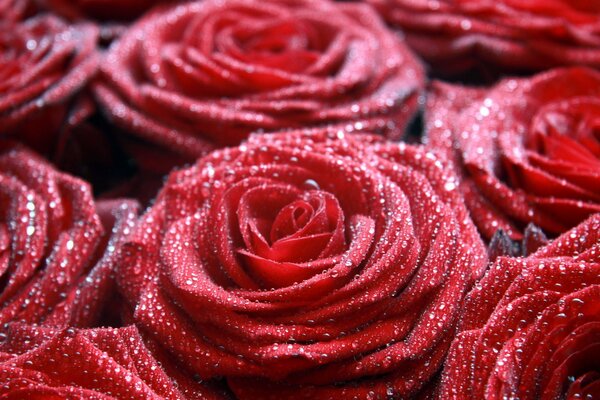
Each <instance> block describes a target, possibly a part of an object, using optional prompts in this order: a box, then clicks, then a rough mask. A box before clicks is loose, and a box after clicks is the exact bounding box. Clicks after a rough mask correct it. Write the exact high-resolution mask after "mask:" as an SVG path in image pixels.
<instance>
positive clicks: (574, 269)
mask: <svg viewBox="0 0 600 400" xmlns="http://www.w3.org/2000/svg"><path fill="white" fill-rule="evenodd" d="M599 232H600V214H596V215H595V216H593V217H592V218H590V219H588V220H587V221H585V222H584V223H582V224H581V225H579V226H578V227H576V228H574V229H573V230H571V231H569V232H567V233H565V234H563V235H562V236H560V237H559V238H558V239H556V240H555V241H553V242H552V243H551V244H549V245H548V246H546V247H543V248H541V249H540V250H538V251H537V252H536V253H535V254H533V255H532V256H530V257H528V258H504V257H502V258H499V259H498V260H497V261H496V262H495V263H494V264H493V265H492V267H491V269H490V270H489V271H488V272H487V274H486V275H485V277H484V278H483V279H482V280H481V282H480V283H479V284H478V285H477V287H476V288H475V289H473V291H472V292H471V293H470V294H469V295H468V297H467V300H466V303H465V308H464V311H463V317H462V321H461V329H462V330H463V332H462V333H460V334H459V336H458V337H457V339H456V340H455V341H454V343H453V345H452V350H451V352H450V354H449V356H448V359H447V361H446V366H445V368H444V373H443V379H442V386H441V390H440V396H439V397H440V398H442V399H484V398H485V399H490V400H494V399H522V400H528V399H532V400H533V399H541V400H545V399H596V398H598V397H599V396H600V374H599V373H598V371H600V303H599V302H598V299H600V234H599Z"/></svg>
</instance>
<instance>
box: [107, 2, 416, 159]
mask: <svg viewBox="0 0 600 400" xmlns="http://www.w3.org/2000/svg"><path fill="white" fill-rule="evenodd" d="M101 71H102V73H101V79H100V80H99V82H98V83H97V84H96V85H95V93H96V96H97V99H98V101H99V103H100V104H101V105H102V107H103V108H104V110H105V113H106V114H107V115H108V116H109V117H110V118H111V120H112V121H113V122H114V123H115V124H116V125H118V126H120V127H121V128H124V129H126V130H128V131H130V132H131V133H133V134H135V135H136V136H137V137H140V138H143V139H147V140H149V141H151V142H153V143H155V144H156V145H158V146H162V147H163V148H164V149H169V150H172V151H174V152H176V153H178V154H180V155H185V156H187V157H188V159H194V160H195V159H196V158H197V156H199V155H204V154H205V153H206V152H207V151H208V150H210V149H211V148H212V147H214V146H224V145H235V144H238V143H239V142H240V141H241V140H242V139H244V138H246V137H247V136H248V134H249V133H251V132H255V131H262V130H265V131H275V130H280V129H283V128H289V127H307V126H317V125H324V124H338V125H340V126H343V127H345V128H346V129H347V130H362V129H367V128H368V129H372V130H380V131H382V132H384V133H386V134H388V135H393V134H394V133H400V134H401V133H402V129H403V127H404V126H405V125H406V124H407V122H408V121H409V119H410V118H411V117H412V115H413V113H414V111H415V110H416V107H417V102H418V97H419V95H420V92H421V89H422V87H423V82H424V74H423V70H422V68H421V66H420V65H419V63H418V62H417V61H416V60H415V58H414V56H413V55H412V54H411V53H410V51H409V50H408V49H407V48H406V47H405V46H404V44H403V43H402V41H401V40H400V39H399V38H398V37H397V36H396V35H395V34H394V33H393V32H391V31H389V30H388V29H386V27H385V25H384V24H383V22H382V21H381V20H380V19H379V17H378V16H377V15H376V13H375V12H374V11H373V10H372V9H371V8H370V7H369V6H366V5H363V4H346V3H334V2H330V1H328V0H301V1H295V0H294V1H291V0H289V1H269V0H267V1H262V0H261V1H259V0H251V1H247V0H244V1H241V0H227V1H211V0H209V1H199V2H193V3H189V4H185V5H180V6H171V7H162V8H160V9H159V10H155V11H154V12H151V13H149V14H147V15H146V16H145V17H143V18H142V19H141V20H140V21H138V22H137V23H136V24H134V25H133V26H132V27H131V28H130V29H129V30H128V31H127V32H126V33H125V34H124V35H123V36H122V37H121V39H120V40H119V41H118V42H116V43H114V45H113V46H112V47H111V49H110V51H109V53H108V55H107V57H106V59H105V61H104V62H103V63H102V68H101Z"/></svg>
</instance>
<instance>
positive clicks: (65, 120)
mask: <svg viewBox="0 0 600 400" xmlns="http://www.w3.org/2000/svg"><path fill="white" fill-rule="evenodd" d="M97 37H98V28H96V27H95V26H93V25H88V24H82V25H67V24H66V23H65V22H64V21H62V20H61V19H59V18H57V17H54V16H51V15H39V16H36V17H33V18H30V19H28V20H26V21H23V22H20V23H14V22H12V21H9V20H5V19H0V136H7V135H8V136H12V137H14V138H15V139H16V140H19V141H21V142H24V143H27V144H28V145H29V146H31V147H32V148H34V149H36V150H38V151H41V152H44V153H51V152H54V151H55V150H56V148H57V146H59V142H60V141H61V140H64V139H63V138H62V135H63V134H64V133H65V132H68V131H69V128H71V127H72V126H73V125H76V124H77V123H78V122H80V121H81V120H82V119H83V118H84V117H85V116H87V115H89V114H90V113H91V111H90V109H89V104H79V100H80V99H79V96H78V95H79V94H80V92H81V89H82V88H83V87H84V86H85V85H86V84H87V83H88V82H89V80H90V79H91V78H92V77H93V75H94V74H95V72H96V70H97V67H98V55H97V50H96V44H97Z"/></svg>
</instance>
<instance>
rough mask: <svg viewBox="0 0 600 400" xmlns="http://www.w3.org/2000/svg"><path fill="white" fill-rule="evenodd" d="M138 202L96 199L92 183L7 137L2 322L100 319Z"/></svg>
mask: <svg viewBox="0 0 600 400" xmlns="http://www.w3.org/2000/svg"><path fill="white" fill-rule="evenodd" d="M137 209H138V205H137V204H136V203H135V202H131V201H118V200H114V201H106V202H100V203H95V202H94V200H93V197H92V193H91V190H90V187H89V186H88V185H87V184H86V183H84V182H82V181H80V180H79V179H76V178H73V177H71V176H69V175H66V174H64V173H60V172H58V171H56V170H54V169H53V168H52V166H50V165H49V164H48V163H46V162H45V161H42V160H41V159H40V158H38V157H37V156H35V155H34V154H33V153H31V152H29V151H26V150H24V149H22V148H20V147H15V146H12V145H10V144H9V145H4V144H0V324H4V323H7V322H10V321H22V322H27V323H47V324H52V325H74V326H88V325H92V324H94V323H96V321H97V320H98V319H99V318H100V317H101V310H102V306H103V305H104V303H105V302H106V301H107V300H108V298H109V297H110V294H111V290H113V289H114V284H113V282H114V276H113V272H114V265H115V261H116V255H117V253H118V249H119V248H120V246H121V244H122V242H123V240H124V239H125V238H126V236H127V234H128V233H129V232H130V230H131V228H132V226H133V223H134V222H135V220H136V218H137Z"/></svg>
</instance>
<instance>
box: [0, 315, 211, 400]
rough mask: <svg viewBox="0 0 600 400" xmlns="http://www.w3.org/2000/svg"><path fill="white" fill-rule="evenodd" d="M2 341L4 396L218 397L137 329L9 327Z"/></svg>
mask: <svg viewBox="0 0 600 400" xmlns="http://www.w3.org/2000/svg"><path fill="white" fill-rule="evenodd" d="M2 335H3V337H4V339H5V340H4V342H2V343H0V381H1V382H2V385H0V397H2V398H3V399H7V400H8V399H15V400H17V399H18V400H20V399H31V400H33V399H40V400H42V399H44V400H48V399H57V400H58V399H98V400H100V399H102V400H109V399H119V400H125V399H131V400H134V399H169V400H175V399H181V400H183V399H202V400H209V399H218V398H220V397H218V396H217V394H216V392H213V391H211V390H210V389H208V388H205V387H202V386H200V385H199V384H196V383H194V382H193V381H191V380H190V379H188V378H185V377H183V375H181V374H180V373H178V372H177V371H176V370H174V369H173V366H172V365H170V364H168V363H167V362H166V361H167V360H165V359H161V360H157V359H155V354H153V352H150V351H149V350H148V349H147V348H146V347H145V346H144V343H143V341H142V338H141V337H140V335H139V333H138V331H137V329H135V327H128V328H121V329H86V330H76V329H73V328H68V329H67V328H63V329H53V328H42V327H36V326H27V325H11V326H10V327H9V329H8V332H7V333H3V334H2Z"/></svg>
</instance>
